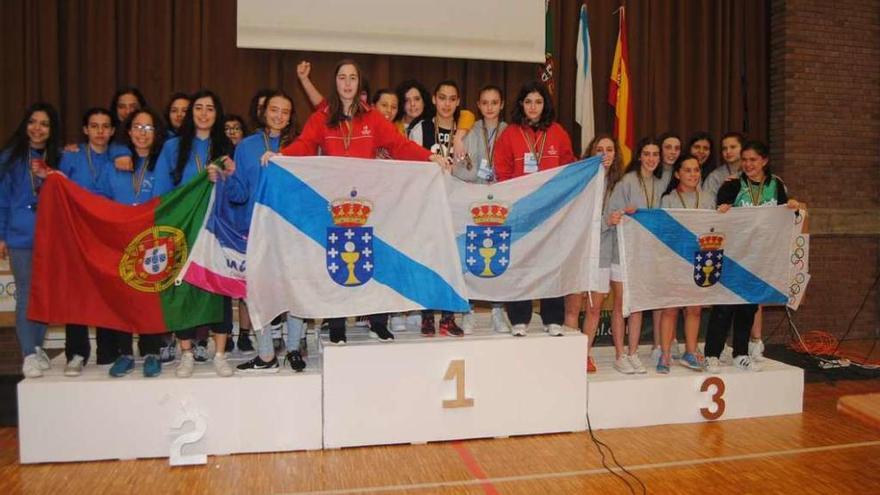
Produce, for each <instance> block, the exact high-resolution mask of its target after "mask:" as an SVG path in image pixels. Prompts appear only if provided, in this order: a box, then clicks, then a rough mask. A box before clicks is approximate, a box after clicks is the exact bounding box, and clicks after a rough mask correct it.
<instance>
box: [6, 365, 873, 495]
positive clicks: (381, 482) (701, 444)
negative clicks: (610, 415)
mask: <svg viewBox="0 0 880 495" xmlns="http://www.w3.org/2000/svg"><path fill="white" fill-rule="evenodd" d="M876 392H880V380H876V379H874V380H861V381H842V382H838V383H836V384H829V383H824V382H823V383H808V384H806V386H805V392H804V413H803V414H801V415H789V416H777V417H768V418H756V419H747V420H730V421H719V422H716V423H702V424H688V425H669V426H654V427H647V428H633V429H621V430H604V431H599V432H597V433H596V435H597V437H598V438H599V439H600V440H602V441H603V442H605V443H607V444H608V445H610V446H611V447H612V448H613V450H614V454H615V455H616V457H617V459H618V461H620V462H621V463H622V464H623V465H624V466H625V467H627V468H628V469H629V470H630V471H631V472H632V473H633V474H635V475H636V476H638V477H639V478H640V479H641V481H642V482H643V483H644V484H645V485H646V486H647V488H648V492H649V493H675V494H679V493H682V494H688V493H692V494H701V495H703V494H706V493H710V494H713V495H716V494H726V493H736V494H747V493H760V494H788V493H801V494H805V493H835V494H842V493H859V494H862V493H864V494H870V493H880V429H872V428H871V427H870V426H868V425H865V424H862V423H859V422H857V421H856V420H853V419H851V418H849V417H847V416H844V415H842V414H840V413H839V412H837V409H836V405H837V400H838V398H839V397H841V396H844V395H850V394H863V393H876ZM64 413H65V411H58V414H64ZM283 414H284V413H283V411H278V412H277V416H276V418H275V420H277V421H278V424H279V425H283V424H284V421H283ZM120 434H124V432H120ZM608 462H609V463H610V462H611V460H610V459H609V460H608ZM631 483H632V484H633V485H634V489H635V490H636V493H641V490H640V487H638V486H637V485H636V483H635V481H632V480H631ZM588 492H590V493H603V494H606V493H607V494H616V493H630V492H629V489H628V488H627V487H626V486H625V485H624V484H623V483H622V482H621V481H620V480H618V479H617V478H616V477H615V476H613V475H611V474H609V473H608V472H607V471H605V470H604V469H603V468H602V464H601V460H600V456H599V454H598V452H597V450H596V447H595V445H594V444H593V442H592V441H591V440H590V436H589V433H578V434H559V435H541V436H530V437H517V438H508V439H491V440H473V441H465V442H447V443H432V444H428V445H401V446H387V447H365V448H353V449H343V450H327V451H315V452H293V453H279V454H255V455H233V456H222V457H209V462H208V465H206V466H199V467H182V468H171V467H169V466H168V462H167V460H165V459H157V460H135V461H111V462H89V463H71V464H47V465H28V466H22V465H20V464H18V438H17V430H16V429H15V428H0V494H4V495H16V494H88V495H91V494H117V493H126V494H128V493H146V494H151V495H153V494H169V493H180V494H194V493H206V494H211V495H218V494H225V493H231V494H302V493H324V494H343V493H419V494H427V493H439V494H482V493H488V494H492V493H499V494H508V493H509V494H541V495H548V494H556V493H562V494H567V493H588Z"/></svg>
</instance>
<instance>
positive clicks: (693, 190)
mask: <svg viewBox="0 0 880 495" xmlns="http://www.w3.org/2000/svg"><path fill="white" fill-rule="evenodd" d="M700 177H701V175H700V162H699V161H697V159H696V158H694V157H692V156H690V155H687V156H684V157H683V158H682V159H681V160H678V161H677V162H676V164H675V167H674V168H673V170H672V180H671V181H670V182H669V186H667V187H666V191H665V192H664V193H663V197H662V198H660V207H661V208H694V209H702V210H712V209H714V208H715V196H714V195H713V194H710V193H708V192H706V191H704V190H703V189H702V188H701V187H700ZM679 309H683V310H684V314H685V317H684V338H685V344H684V345H685V353H684V354H682V355H681V360H680V361H679V362H680V363H681V364H682V365H683V366H685V367H687V368H690V369H692V370H695V371H703V368H704V366H705V362H704V361H705V359H704V358H703V356H701V355H699V353H698V352H697V338H698V337H699V334H700V314H701V311H702V309H703V308H702V306H687V307H685V308H666V309H662V310H659V312H660V313H661V317H660V327H661V330H660V333H661V335H660V336H661V339H660V340H661V342H660V347H661V350H662V353H661V355H660V357H659V358H658V359H657V373H661V374H667V373H669V371H670V369H669V366H670V364H671V362H672V359H675V358H674V357H673V356H672V354H673V353H672V341H673V339H674V338H675V329H676V326H678V312H679ZM657 312H658V311H657V310H655V311H654V313H655V314H656V313H657Z"/></svg>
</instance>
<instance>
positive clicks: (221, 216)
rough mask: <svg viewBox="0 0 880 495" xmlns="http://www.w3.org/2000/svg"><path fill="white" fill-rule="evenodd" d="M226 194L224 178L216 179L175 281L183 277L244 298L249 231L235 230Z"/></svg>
mask: <svg viewBox="0 0 880 495" xmlns="http://www.w3.org/2000/svg"><path fill="white" fill-rule="evenodd" d="M225 193H226V181H222V180H221V181H217V183H216V184H215V186H214V191H213V192H212V194H211V200H210V201H209V203H208V215H206V216H205V221H204V224H203V225H202V229H201V231H200V232H199V235H198V238H197V239H196V243H195V245H194V246H193V248H192V252H191V253H190V255H189V259H187V261H186V264H185V265H184V267H183V269H182V270H181V271H180V274H179V275H178V276H177V280H178V281H181V280H186V281H187V282H188V283H190V284H192V285H195V286H196V287H201V288H202V289H205V290H207V291H210V292H214V293H216V294H223V295H225V296H230V297H234V298H237V299H244V298H245V296H246V295H247V292H246V289H245V287H246V285H245V284H246V272H245V270H246V269H247V263H246V262H245V253H246V252H247V234H248V233H247V231H244V232H241V231H239V230H238V229H236V227H235V222H234V218H233V215H234V213H233V211H232V207H231V205H230V203H229V202H228V201H227V200H226V194H225Z"/></svg>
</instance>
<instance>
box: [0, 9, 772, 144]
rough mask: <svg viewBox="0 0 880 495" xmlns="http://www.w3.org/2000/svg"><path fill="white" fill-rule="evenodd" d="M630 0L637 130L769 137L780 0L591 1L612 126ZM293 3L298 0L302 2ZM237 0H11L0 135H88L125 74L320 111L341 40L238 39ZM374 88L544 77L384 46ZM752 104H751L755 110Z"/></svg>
mask: <svg viewBox="0 0 880 495" xmlns="http://www.w3.org/2000/svg"><path fill="white" fill-rule="evenodd" d="M580 5H581V2H578V1H574V0H571V1H563V0H551V6H552V8H554V9H555V12H556V14H555V19H554V20H555V40H556V53H555V55H556V78H557V88H558V89H557V94H556V100H557V109H558V111H557V114H558V116H559V121H560V122H561V123H562V124H563V125H564V126H565V127H566V128H567V129H568V130H569V131H570V132H571V133H572V136H573V137H574V138H575V141H576V145H577V141H578V138H577V137H576V136H579V135H580V131H579V129H577V125H576V124H575V123H574V117H573V113H574V88H575V71H576V67H575V47H576V42H577V35H578V30H577V28H578V25H577V24H578V12H579V9H580ZM620 5H626V7H627V25H628V35H629V42H630V64H631V67H632V74H631V76H632V86H633V98H634V107H635V129H636V135H637V136H644V135H648V134H657V133H659V132H663V131H665V130H673V131H676V132H678V133H681V134H682V135H683V136H686V135H688V134H690V133H691V132H693V131H695V130H700V129H705V130H709V131H710V132H711V133H713V134H714V135H715V136H716V138H717V137H720V135H721V134H722V133H724V132H726V131H728V130H747V131H748V133H749V134H750V135H751V136H754V137H758V138H766V137H767V126H768V123H767V120H768V112H769V111H768V97H769V95H768V92H769V89H768V87H769V85H768V73H767V60H768V36H769V28H768V15H769V14H768V6H767V2H766V1H760V0H629V1H620V0H589V1H588V9H589V16H590V34H591V36H590V38H591V42H592V49H593V84H594V98H595V109H596V128H597V130H598V131H609V130H610V129H611V124H612V120H613V113H612V110H611V108H610V107H609V106H608V104H607V103H606V99H607V98H606V95H607V91H608V74H609V72H610V70H611V59H612V56H613V53H614V43H615V40H616V36H617V16H616V15H615V10H616V9H617V7H618V6H620ZM294 6H295V3H291V8H294ZM235 23H236V1H235V0H39V1H28V0H4V1H3V2H0V47H2V48H0V50H2V59H0V71H2V74H3V90H2V91H0V139H5V138H6V137H7V136H8V135H9V133H11V132H12V130H13V129H14V127H15V125H16V124H17V123H18V121H19V119H20V118H21V115H22V111H23V109H24V107H26V106H27V105H28V104H29V103H31V102H33V101H36V100H39V99H44V100H48V101H50V102H52V103H55V104H56V105H58V107H59V110H60V111H61V112H62V119H63V122H64V124H65V135H66V139H67V141H73V140H77V139H79V137H80V130H79V127H80V126H79V124H80V117H81V115H82V113H83V112H84V111H85V109H87V108H88V107H91V106H95V105H98V106H107V105H109V103H110V97H111V96H112V94H113V92H114V91H115V89H116V88H117V87H120V86H123V85H133V86H137V87H139V88H140V89H141V90H142V91H143V93H144V95H145V96H146V98H147V100H148V102H149V103H150V104H151V106H153V107H156V108H157V109H159V110H160V111H161V110H163V109H164V105H165V104H166V103H167V101H166V100H167V98H168V97H169V95H170V94H171V93H172V92H174V91H178V90H180V91H187V92H192V91H195V90H196V89H198V88H200V87H209V88H211V89H213V90H214V91H216V92H217V93H218V94H219V95H221V97H222V99H223V103H224V106H225V107H226V110H227V112H231V113H239V114H245V113H246V112H247V108H248V103H249V101H250V98H251V95H252V94H253V93H254V92H255V91H256V90H257V89H259V88H263V87H276V86H280V87H282V88H285V89H286V90H288V91H289V92H291V93H292V94H293V95H294V98H295V102H294V104H295V108H296V111H297V114H298V121H299V122H300V124H302V123H303V122H304V121H305V119H306V118H307V117H308V114H309V113H310V109H309V107H308V103H307V102H306V99H305V95H304V94H303V93H302V91H301V89H300V88H299V84H298V82H297V79H296V64H297V63H298V62H299V61H300V60H301V59H304V58H305V59H308V60H310V61H311V62H312V79H313V80H314V82H315V84H316V85H317V86H318V88H319V89H321V90H322V91H324V92H327V91H328V90H329V87H330V84H331V81H332V74H331V73H330V71H331V70H332V69H333V66H334V64H335V62H336V61H337V60H338V59H340V58H342V57H343V56H344V54H341V53H306V52H299V51H281V50H254V49H239V48H236V47H235V33H236V26H235ZM355 58H356V59H357V60H358V61H359V62H360V63H361V64H362V65H363V66H364V68H365V71H366V74H367V75H368V77H369V82H370V85H371V87H372V89H373V90H375V89H379V88H381V87H389V86H391V87H393V86H394V85H396V84H397V83H398V82H400V81H402V80H404V79H407V78H411V77H414V78H416V79H419V80H421V81H423V82H424V83H425V84H426V86H428V87H429V88H431V87H433V85H434V84H436V83H437V82H439V81H440V80H442V79H447V78H451V79H454V80H457V81H458V82H459V83H460V85H461V88H462V93H463V94H462V96H463V98H464V103H465V105H466V106H467V107H469V108H475V106H476V105H475V101H474V100H475V98H476V96H477V95H476V92H477V89H478V88H479V87H481V86H483V85H484V84H488V83H494V84H498V85H499V86H501V87H502V88H503V89H504V90H505V92H506V93H507V97H508V99H509V100H511V102H510V103H509V104H508V114H509V109H510V105H511V104H512V100H513V98H514V97H515V96H516V92H517V90H518V88H519V86H520V85H521V84H522V83H523V82H524V81H526V80H528V79H530V78H534V77H535V74H536V65H535V64H526V63H513V62H489V61H480V60H460V59H439V58H427V57H403V56H386V55H356V56H355ZM746 109H748V110H747V111H746Z"/></svg>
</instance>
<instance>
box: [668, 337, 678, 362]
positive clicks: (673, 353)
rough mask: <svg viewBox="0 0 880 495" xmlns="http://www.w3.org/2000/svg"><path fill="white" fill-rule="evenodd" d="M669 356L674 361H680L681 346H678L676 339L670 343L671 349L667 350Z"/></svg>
mask: <svg viewBox="0 0 880 495" xmlns="http://www.w3.org/2000/svg"><path fill="white" fill-rule="evenodd" d="M669 354H670V357H671V358H672V359H673V360H675V361H678V360H679V359H681V346H680V345H679V343H678V340H677V339H675V340H673V341H672V347H670V349H669Z"/></svg>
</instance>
